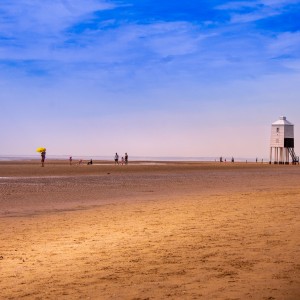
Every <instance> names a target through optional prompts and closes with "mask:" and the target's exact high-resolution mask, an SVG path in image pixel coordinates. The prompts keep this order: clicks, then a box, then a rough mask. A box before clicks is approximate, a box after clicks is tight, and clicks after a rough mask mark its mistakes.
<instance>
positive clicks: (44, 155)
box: [41, 151, 46, 167]
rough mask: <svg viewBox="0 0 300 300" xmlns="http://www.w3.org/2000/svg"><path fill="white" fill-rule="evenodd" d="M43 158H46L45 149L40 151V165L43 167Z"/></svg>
mask: <svg viewBox="0 0 300 300" xmlns="http://www.w3.org/2000/svg"><path fill="white" fill-rule="evenodd" d="M45 159H46V151H43V152H41V163H42V167H44V163H45Z"/></svg>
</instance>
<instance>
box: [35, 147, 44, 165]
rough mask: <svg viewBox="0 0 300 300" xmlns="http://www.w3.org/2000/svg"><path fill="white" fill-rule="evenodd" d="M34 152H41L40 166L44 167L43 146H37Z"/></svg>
mask: <svg viewBox="0 0 300 300" xmlns="http://www.w3.org/2000/svg"><path fill="white" fill-rule="evenodd" d="M36 152H40V153H41V163H42V167H44V164H45V159H46V148H43V147H40V148H37V149H36Z"/></svg>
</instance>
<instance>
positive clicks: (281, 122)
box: [272, 117, 294, 125]
mask: <svg viewBox="0 0 300 300" xmlns="http://www.w3.org/2000/svg"><path fill="white" fill-rule="evenodd" d="M272 125H294V124H292V123H291V122H289V121H288V120H287V119H286V117H279V120H277V121H276V122H274V123H272Z"/></svg>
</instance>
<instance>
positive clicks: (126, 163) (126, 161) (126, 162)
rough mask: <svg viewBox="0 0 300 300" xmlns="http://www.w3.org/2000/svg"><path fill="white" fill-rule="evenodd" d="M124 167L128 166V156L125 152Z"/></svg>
mask: <svg viewBox="0 0 300 300" xmlns="http://www.w3.org/2000/svg"><path fill="white" fill-rule="evenodd" d="M125 165H128V154H127V152H126V153H125Z"/></svg>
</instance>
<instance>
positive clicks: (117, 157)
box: [115, 152, 119, 165]
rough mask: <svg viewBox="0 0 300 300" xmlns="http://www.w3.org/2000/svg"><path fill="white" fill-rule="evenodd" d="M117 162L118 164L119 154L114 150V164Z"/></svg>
mask: <svg viewBox="0 0 300 300" xmlns="http://www.w3.org/2000/svg"><path fill="white" fill-rule="evenodd" d="M118 164H119V155H118V153H117V152H116V154H115V165H118Z"/></svg>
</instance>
